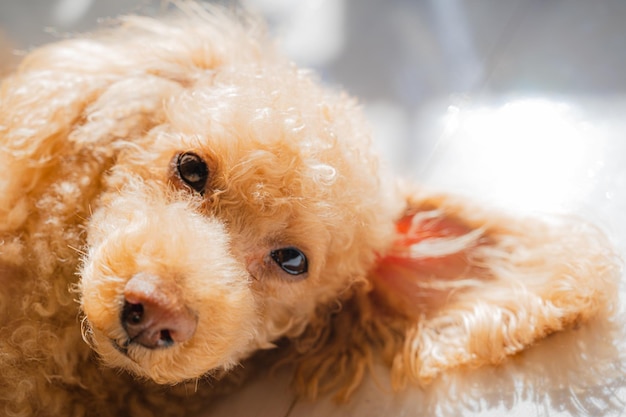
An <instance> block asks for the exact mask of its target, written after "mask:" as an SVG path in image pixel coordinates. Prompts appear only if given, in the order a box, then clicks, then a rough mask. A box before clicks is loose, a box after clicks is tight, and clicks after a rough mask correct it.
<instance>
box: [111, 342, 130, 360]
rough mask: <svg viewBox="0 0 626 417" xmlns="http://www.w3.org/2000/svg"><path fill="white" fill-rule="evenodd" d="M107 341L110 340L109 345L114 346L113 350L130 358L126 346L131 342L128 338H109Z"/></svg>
mask: <svg viewBox="0 0 626 417" xmlns="http://www.w3.org/2000/svg"><path fill="white" fill-rule="evenodd" d="M109 341H110V342H111V345H112V346H113V348H115V350H117V351H118V352H120V353H121V354H122V355H124V356H126V357H129V358H130V356H128V346H130V343H131V341H130V339H122V340H116V339H109Z"/></svg>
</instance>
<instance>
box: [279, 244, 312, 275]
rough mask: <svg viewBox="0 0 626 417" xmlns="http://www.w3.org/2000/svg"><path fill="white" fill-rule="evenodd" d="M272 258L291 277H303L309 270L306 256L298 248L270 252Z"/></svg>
mask: <svg viewBox="0 0 626 417" xmlns="http://www.w3.org/2000/svg"><path fill="white" fill-rule="evenodd" d="M270 256H271V257H272V259H273V260H274V262H276V263H277V264H278V266H280V267H281V268H282V270H283V271H285V272H286V273H288V274H290V275H301V274H304V273H306V272H307V271H308V270H309V263H308V261H307V259H306V256H304V254H303V253H302V252H300V250H298V249H296V248H283V249H276V250H273V251H271V252H270Z"/></svg>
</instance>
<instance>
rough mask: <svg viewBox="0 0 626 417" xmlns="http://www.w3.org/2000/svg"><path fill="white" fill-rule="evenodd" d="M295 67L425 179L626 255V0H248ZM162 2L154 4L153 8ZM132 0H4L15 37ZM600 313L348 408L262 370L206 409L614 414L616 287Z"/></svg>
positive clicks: (38, 34)
mask: <svg viewBox="0 0 626 417" xmlns="http://www.w3.org/2000/svg"><path fill="white" fill-rule="evenodd" d="M242 2H244V3H246V4H248V5H249V6H250V7H253V8H255V9H257V10H259V11H261V12H262V13H263V14H265V15H266V16H267V17H268V19H269V20H270V21H271V23H272V28H273V29H274V31H275V32H276V33H277V35H278V36H280V37H282V39H283V45H284V48H285V49H286V50H287V52H288V53H290V54H291V55H292V56H293V57H294V59H295V60H297V61H298V62H299V63H301V64H303V65H306V66H312V67H314V68H316V69H318V70H319V71H320V72H321V74H322V75H323V77H324V79H325V80H327V81H328V82H330V83H333V84H339V85H341V86H344V87H345V88H347V89H348V90H349V91H350V92H351V93H352V94H354V95H357V96H359V97H361V98H362V101H363V104H364V106H365V108H366V111H367V113H368V115H369V116H370V119H371V121H372V123H373V127H374V131H375V136H376V139H377V142H378V143H379V145H380V148H381V152H383V154H384V155H385V157H386V158H387V159H388V160H389V161H390V163H392V164H393V166H394V167H396V169H397V171H398V173H400V174H403V175H406V176H408V177H411V178H414V179H416V180H418V181H421V182H422V183H424V184H425V185H427V186H429V187H436V188H440V189H444V190H449V191H451V192H457V193H462V194H466V195H470V196H473V197H474V198H477V199H480V200H483V201H485V202H486V203H488V204H493V205H498V206H502V207H503V209H514V210H518V211H523V212H543V211H550V212H554V211H557V212H573V213H576V214H577V215H581V216H583V217H585V218H587V219H589V220H591V221H592V222H595V223H597V224H598V225H599V226H600V227H601V228H603V229H604V230H606V231H607V233H608V234H609V235H610V237H611V239H612V240H613V242H614V243H615V245H616V247H617V248H618V250H619V251H620V253H622V254H626V140H624V136H626V118H625V117H624V116H623V115H624V114H626V71H625V70H624V68H626V1H623V0H593V1H590V0H471V1H470V0H467V1H463V0H387V1H384V2H383V1H380V0H300V1H297V2H296V1H292V0H247V1H242ZM155 3H157V4H158V1H157V2H155ZM137 4H144V5H145V4H146V1H141V0H137V1H123V0H55V1H52V0H37V1H35V0H33V1H29V2H22V1H18V0H0V29H1V30H3V31H4V32H5V33H6V34H7V35H8V37H9V38H12V40H13V41H14V42H15V44H17V45H18V46H20V47H23V48H27V47H29V46H31V45H34V44H38V43H41V42H44V41H46V40H49V39H50V38H51V36H52V35H50V34H49V32H46V31H44V28H45V27H49V26H52V27H55V28H57V29H56V32H67V31H74V30H84V29H88V28H91V27H93V25H94V24H95V21H96V17H102V16H109V15H115V14H117V13H118V12H119V11H128V10H133V9H134V8H135V7H137ZM619 297H620V300H621V307H620V310H619V312H618V317H617V318H616V319H615V321H614V322H613V323H611V322H607V321H602V320H600V321H598V322H595V323H590V324H589V325H587V326H584V327H582V328H580V329H578V330H576V331H571V332H566V333H562V334H558V335H555V336H553V337H550V338H548V339H547V340H545V341H544V342H543V343H541V344H539V345H537V346H536V347H534V348H532V349H530V350H529V351H527V352H526V353H524V354H523V355H521V356H519V357H516V358H515V359H514V360H511V361H510V362H509V363H507V364H506V365H505V366H502V367H499V368H484V369H480V370H475V371H471V372H465V373H458V374H448V375H445V376H444V377H443V378H442V379H441V380H439V381H437V382H436V383H435V384H433V385H432V386H430V387H428V388H426V389H420V388H413V389H409V390H407V391H404V392H401V393H391V392H389V389H388V383H387V381H386V373H385V372H384V370H382V369H381V370H379V371H380V372H378V373H377V375H376V379H371V380H369V381H368V382H367V383H366V384H365V385H364V386H363V387H362V389H361V390H360V391H359V392H358V394H357V396H356V398H354V399H353V400H352V401H351V402H350V403H348V404H344V405H336V404H334V403H333V402H332V401H330V400H321V401H317V402H314V403H310V402H306V401H300V400H298V399H296V398H295V397H294V395H293V393H292V392H291V391H290V390H289V375H288V373H286V372H285V373H281V374H279V375H277V376H274V377H270V376H261V377H258V378H256V379H253V380H251V381H249V383H248V384H247V385H245V386H244V387H243V388H242V389H241V391H239V392H237V393H235V394H233V395H230V396H228V397H226V398H223V399H222V400H220V401H218V402H216V403H215V404H213V405H212V406H211V407H210V408H209V409H207V410H206V415H211V416H219V417H222V416H224V417H226V416H229V417H236V416H246V417H248V416H258V417H287V416H289V417H305V416H308V417H310V416H320V417H321V416H324V417H332V416H398V417H400V416H422V415H423V416H431V415H449V416H457V415H464V416H503V415H511V416H526V417H531V416H622V415H626V411H624V410H625V409H626V331H625V329H626V326H625V325H624V324H625V323H624V319H623V317H624V305H625V304H626V282H622V285H621V286H620V294H619Z"/></svg>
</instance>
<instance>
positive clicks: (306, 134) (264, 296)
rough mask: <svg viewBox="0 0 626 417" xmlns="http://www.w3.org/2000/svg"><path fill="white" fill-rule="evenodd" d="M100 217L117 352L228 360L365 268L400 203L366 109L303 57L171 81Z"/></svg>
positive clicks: (94, 222) (160, 371)
mask: <svg viewBox="0 0 626 417" xmlns="http://www.w3.org/2000/svg"><path fill="white" fill-rule="evenodd" d="M164 91H166V92H167V93H164V98H163V99H164V101H165V103H166V104H165V111H164V112H162V114H160V115H156V114H151V115H149V117H152V118H158V121H157V123H155V127H154V128H152V129H151V130H150V131H149V132H147V133H146V134H145V135H143V136H142V137H141V138H133V144H132V145H129V146H128V147H126V148H125V149H124V150H123V151H122V152H121V153H120V155H119V157H118V158H117V161H116V164H115V166H114V167H113V169H112V171H111V173H110V175H109V177H108V178H107V179H106V180H105V192H104V194H103V195H102V196H101V198H100V201H99V204H98V207H97V208H96V209H95V211H94V213H93V216H92V217H91V218H90V220H89V224H88V248H87V250H86V255H85V258H84V266H83V268H82V271H81V285H80V291H81V306H82V309H83V311H84V313H85V324H86V326H85V330H86V333H87V336H88V339H89V340H90V342H91V343H92V345H93V346H94V348H95V349H96V350H97V351H98V353H99V354H100V355H101V357H102V359H103V361H104V362H105V363H106V364H107V365H110V366H115V367H122V368H125V369H128V370H131V371H133V372H134V373H136V374H139V375H142V376H146V377H149V378H151V379H153V380H155V381H157V382H160V383H176V382H179V381H182V380H185V379H189V378H195V377H199V376H201V375H204V374H207V373H211V372H212V371H216V370H222V369H228V368H229V367H231V366H232V365H233V364H236V363H237V362H238V361H240V360H241V359H243V358H245V357H246V356H248V355H249V354H250V353H251V352H253V351H255V350H258V349H263V348H268V347H271V346H272V342H273V341H275V340H276V339H278V338H280V337H282V336H288V337H293V336H297V335H298V334H299V333H300V332H302V330H303V329H304V327H305V326H306V324H307V323H308V322H309V321H310V320H311V318H312V317H313V316H314V314H315V310H316V307H318V306H320V305H322V304H329V303H332V302H334V301H335V300H337V299H340V298H341V296H342V293H345V292H346V290H347V289H348V288H349V287H350V286H351V285H352V284H354V283H355V282H358V281H361V280H364V277H365V274H366V273H367V270H368V269H369V268H370V267H371V265H372V263H373V261H374V258H375V257H376V255H377V253H379V252H381V251H383V250H384V249H383V248H384V247H385V246H386V245H388V240H389V239H390V237H391V234H392V228H393V217H394V216H395V215H397V212H396V208H394V203H393V202H392V199H391V198H390V195H391V193H390V192H389V191H390V190H389V187H390V186H389V184H384V183H382V182H381V176H380V172H379V169H378V165H377V162H376V160H375V158H374V157H373V156H372V153H371V150H370V149H369V140H368V139H367V135H366V133H364V132H363V131H361V129H362V125H363V122H362V120H361V119H360V116H359V112H358V109H356V108H355V106H354V103H352V102H351V101H350V100H349V99H347V98H345V97H343V96H339V95H333V94H332V93H330V92H328V91H326V90H324V89H322V88H320V87H319V86H317V85H316V84H315V83H314V82H313V81H311V80H310V79H309V78H308V76H307V75H306V74H304V73H302V72H299V71H297V70H295V69H293V68H291V67H288V68H286V69H285V68H284V67H280V68H271V67H270V68H261V67H251V68H247V69H241V68H240V69H237V70H236V71H235V70H233V71H230V70H223V71H221V72H217V73H216V72H207V73H206V74H205V75H202V76H198V77H197V78H196V79H195V80H194V81H193V83H181V84H176V85H175V86H172V85H170V86H168V87H167V88H166V89H164Z"/></svg>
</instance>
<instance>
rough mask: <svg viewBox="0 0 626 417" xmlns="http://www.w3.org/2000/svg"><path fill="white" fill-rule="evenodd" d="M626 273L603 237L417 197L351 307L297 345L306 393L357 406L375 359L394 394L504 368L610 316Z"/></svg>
mask: <svg viewBox="0 0 626 417" xmlns="http://www.w3.org/2000/svg"><path fill="white" fill-rule="evenodd" d="M617 265H618V263H617V260H616V258H615V255H614V253H613V251H612V250H611V249H610V245H609V244H608V242H607V240H606V239H605V237H604V236H603V234H602V233H600V232H599V231H598V230H597V229H595V228H594V227H592V226H590V225H588V224H586V223H584V222H581V221H578V220H576V219H572V218H560V217H559V218H557V217H552V218H549V219H545V218H544V219H541V220H538V219H526V218H515V217H507V216H504V215H501V214H498V213H497V212H496V211H485V210H484V209H482V208H479V207H476V206H472V205H470V204H468V203H467V202H465V201H461V200H455V199H453V198H450V197H446V196H426V197H425V196H421V195H419V194H412V195H410V196H409V197H408V198H407V205H406V210H405V212H404V214H403V215H402V216H401V218H399V219H398V220H397V223H396V237H395V241H394V242H393V245H392V247H390V248H389V250H388V251H387V253H384V254H381V256H380V258H379V260H378V263H377V265H376V267H375V268H374V269H373V270H372V271H371V274H370V276H369V283H370V285H369V287H359V288H355V289H354V293H353V294H352V297H351V298H350V299H349V300H347V301H346V302H345V303H343V305H342V306H341V308H339V309H337V310H336V311H334V312H332V311H329V312H327V313H326V315H325V316H322V318H320V320H321V322H323V321H324V320H327V321H325V323H326V326H324V325H322V324H321V323H319V324H318V325H317V326H316V325H315V324H314V325H313V326H312V328H313V329H316V332H315V333H314V334H310V335H308V337H305V338H303V339H302V341H299V342H298V343H297V350H298V351H300V352H301V354H302V356H301V360H300V361H299V364H298V369H297V374H296V375H297V377H296V378H297V382H298V386H300V387H303V388H304V391H305V392H306V393H307V394H308V395H309V396H315V395H317V394H318V393H319V392H320V391H322V392H323V391H335V392H337V396H338V398H339V399H345V398H347V397H348V396H349V395H350V393H352V392H353V391H354V389H355V388H356V387H357V386H358V384H359V382H360V381H361V379H362V377H363V375H364V373H365V372H366V370H367V369H368V368H369V367H370V366H371V364H372V363H373V361H374V359H375V358H376V356H378V357H380V358H382V360H383V361H384V362H385V363H386V364H387V365H388V366H389V367H390V368H391V372H392V381H393V383H394V385H395V387H396V388H399V387H402V386H404V385H405V384H407V383H408V382H411V383H417V384H425V383H428V382H429V381H430V380H432V379H433V378H435V377H436V376H437V375H439V374H440V373H441V372H442V371H444V370H446V369H449V368H453V367H458V366H462V365H466V366H479V365H483V364H497V363H500V362H502V361H503V360H504V359H505V358H506V357H507V356H508V355H512V354H515V353H517V352H519V351H520V350H522V349H524V348H525V347H527V346H529V345H530V344H532V343H534V342H536V341H537V340H539V339H541V338H543V337H545V336H547V335H548V334H550V333H553V332H556V331H559V330H563V329H566V328H568V327H572V326H576V325H578V324H579V323H582V322H584V321H586V320H588V319H590V318H592V317H594V316H597V315H599V314H601V313H607V312H609V311H610V309H611V306H612V302H613V298H614V297H613V296H614V294H616V291H615V286H616V283H617V281H618V279H617V277H618V273H619V268H618V266H617Z"/></svg>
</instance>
